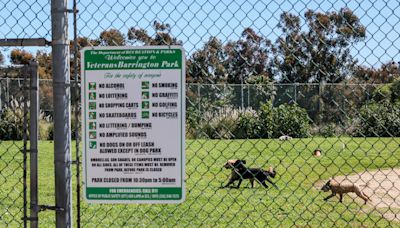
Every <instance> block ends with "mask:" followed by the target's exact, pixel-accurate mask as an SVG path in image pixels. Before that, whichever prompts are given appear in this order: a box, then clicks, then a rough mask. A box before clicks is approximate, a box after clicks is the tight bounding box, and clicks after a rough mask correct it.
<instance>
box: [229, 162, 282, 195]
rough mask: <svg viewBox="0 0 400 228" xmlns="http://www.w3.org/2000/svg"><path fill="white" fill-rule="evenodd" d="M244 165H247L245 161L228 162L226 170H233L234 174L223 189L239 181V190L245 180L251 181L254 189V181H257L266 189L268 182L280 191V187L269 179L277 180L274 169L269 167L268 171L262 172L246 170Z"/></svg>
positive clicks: (232, 173)
mask: <svg viewBox="0 0 400 228" xmlns="http://www.w3.org/2000/svg"><path fill="white" fill-rule="evenodd" d="M244 164H246V161H245V160H228V162H227V163H226V164H225V165H224V168H226V169H232V172H231V177H230V178H229V182H228V183H227V184H226V185H225V186H223V188H226V187H228V186H229V185H231V184H233V182H235V181H237V180H238V181H239V183H238V185H237V186H236V188H239V187H240V184H241V183H242V181H243V180H244V179H249V180H250V183H251V187H252V188H253V187H254V180H257V181H258V182H259V183H261V184H262V185H263V186H264V187H265V188H268V185H267V184H266V183H265V181H268V182H269V183H271V184H272V185H273V186H274V187H275V188H276V189H278V186H276V185H275V184H274V183H273V182H272V181H271V180H270V179H269V177H272V178H275V175H276V172H275V171H274V170H273V168H272V167H269V169H268V170H262V169H257V168H246V166H245V165H244Z"/></svg>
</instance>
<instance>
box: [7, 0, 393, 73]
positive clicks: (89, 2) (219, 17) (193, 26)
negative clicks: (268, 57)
mask: <svg viewBox="0 0 400 228" xmlns="http://www.w3.org/2000/svg"><path fill="white" fill-rule="evenodd" d="M69 4H70V5H71V7H72V0H70V1H69ZM343 7H348V8H350V9H351V10H353V11H354V12H355V14H356V15H357V16H359V17H360V19H361V23H362V24H363V25H365V26H366V28H367V39H366V40H365V41H363V42H360V43H359V44H357V45H356V46H354V47H353V48H352V54H353V55H354V56H355V57H356V58H357V59H358V60H359V61H360V62H361V63H362V64H363V65H367V66H376V67H377V66H380V65H381V64H382V63H385V62H387V61H390V60H392V59H394V60H395V61H399V60H400V58H399V48H400V39H399V32H398V31H400V3H399V2H398V1H397V0H389V1H376V2H370V1H365V0H357V1H341V0H337V1H336V0H335V1H332V2H331V1H257V0H250V1H238V0H236V1H229V0H218V1H215V0H208V1H207V0H196V1H194V0H175V1H173V0H157V1H149V0H145V1H137V0H136V1H133V0H80V1H78V8H79V10H80V13H79V17H78V34H79V35H80V36H88V37H92V38H95V37H97V36H98V35H99V34H100V32H101V31H103V30H106V29H109V28H117V29H119V30H121V31H122V32H123V33H125V34H126V32H127V30H128V29H129V28H130V27H132V26H133V27H141V28H145V29H147V30H148V31H149V33H150V34H152V33H154V31H153V30H152V28H151V24H152V22H153V21H154V20H157V21H160V22H164V23H168V24H170V25H171V27H172V34H173V35H174V36H176V37H178V39H180V40H182V41H183V46H184V48H185V49H186V51H187V54H190V53H192V52H193V51H195V50H196V49H199V48H201V47H202V46H203V44H204V42H205V41H207V40H208V39H209V37H210V36H217V37H218V38H219V39H221V40H222V41H223V42H227V41H228V40H236V39H238V37H239V35H240V33H241V32H242V31H243V29H244V28H246V27H251V28H253V29H254V30H255V31H256V32H258V33H259V34H262V35H264V36H266V37H267V38H269V39H270V40H272V41H275V40H276V38H277V37H278V36H279V35H280V33H281V31H280V30H279V28H277V24H278V20H279V16H280V14H281V13H282V12H284V11H289V12H291V13H293V14H297V15H300V16H301V17H302V18H303V17H304V12H305V11H306V10H307V9H312V10H318V11H323V12H325V11H338V10H339V9H340V8H343ZM303 21H304V20H303ZM50 28H51V22H50V1H49V0H47V1H45V0H2V2H1V3H0V38H32V37H46V38H47V39H49V40H50V39H51V33H50V31H49V29H50ZM72 35H73V33H72V17H70V38H71V39H72ZM0 50H3V53H5V54H7V51H9V49H4V48H0ZM29 50H31V51H35V50H36V49H34V48H30V49H29Z"/></svg>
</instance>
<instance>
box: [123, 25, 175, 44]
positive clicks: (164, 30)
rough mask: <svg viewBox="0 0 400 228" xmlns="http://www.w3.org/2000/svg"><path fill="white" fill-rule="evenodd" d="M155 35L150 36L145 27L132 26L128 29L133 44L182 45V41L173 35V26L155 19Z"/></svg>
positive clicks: (129, 38)
mask: <svg viewBox="0 0 400 228" xmlns="http://www.w3.org/2000/svg"><path fill="white" fill-rule="evenodd" d="M152 27H153V29H154V30H155V34H154V37H152V36H150V35H149V34H148V32H147V31H146V30H145V29H142V28H134V27H131V28H130V29H129V30H128V40H129V41H130V42H131V43H132V44H136V43H139V44H142V45H182V41H180V40H178V39H177V38H175V37H173V36H172V35H171V26H170V25H169V24H164V23H160V22H158V21H154V23H153V26H152Z"/></svg>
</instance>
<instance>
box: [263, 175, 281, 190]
mask: <svg viewBox="0 0 400 228" xmlns="http://www.w3.org/2000/svg"><path fill="white" fill-rule="evenodd" d="M265 180H266V181H268V182H269V183H271V184H272V186H274V187H275V188H276V189H278V190H279V188H278V186H276V184H275V183H274V182H272V181H271V180H270V179H269V178H268V177H267V178H265Z"/></svg>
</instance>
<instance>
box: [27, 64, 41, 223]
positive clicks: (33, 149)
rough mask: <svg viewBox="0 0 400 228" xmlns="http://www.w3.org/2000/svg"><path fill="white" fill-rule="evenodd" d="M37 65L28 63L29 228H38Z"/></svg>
mask: <svg viewBox="0 0 400 228" xmlns="http://www.w3.org/2000/svg"><path fill="white" fill-rule="evenodd" d="M37 69H38V65H37V63H36V62H33V61H32V62H30V63H29V73H30V83H31V85H30V111H29V112H30V134H29V141H30V148H29V152H30V153H29V155H30V201H31V202H30V205H31V206H30V221H31V223H30V224H31V227H32V228H35V227H38V223H39V221H38V212H39V205H38V204H39V202H38V140H39V137H38V134H39V128H38V120H39V80H38V71H37Z"/></svg>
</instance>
